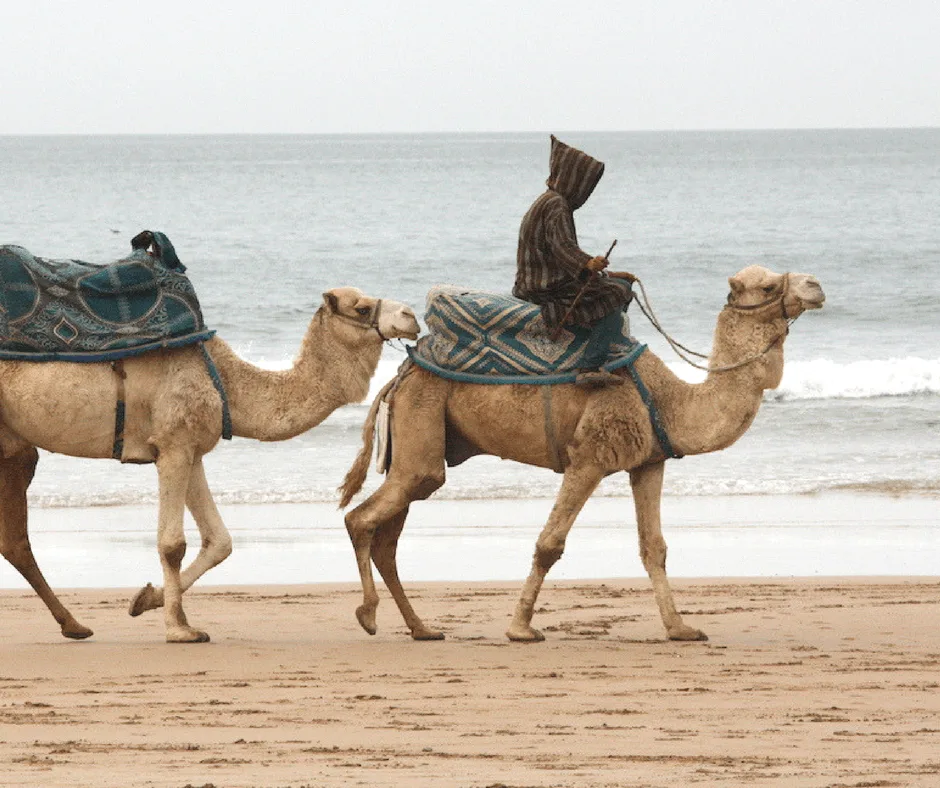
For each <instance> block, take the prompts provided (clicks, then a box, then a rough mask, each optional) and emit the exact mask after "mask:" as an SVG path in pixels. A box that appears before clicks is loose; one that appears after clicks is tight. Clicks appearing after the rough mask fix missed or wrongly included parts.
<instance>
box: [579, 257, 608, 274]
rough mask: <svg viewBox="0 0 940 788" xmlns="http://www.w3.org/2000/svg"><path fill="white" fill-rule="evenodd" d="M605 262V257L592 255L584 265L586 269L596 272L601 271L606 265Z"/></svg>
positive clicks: (606, 262)
mask: <svg viewBox="0 0 940 788" xmlns="http://www.w3.org/2000/svg"><path fill="white" fill-rule="evenodd" d="M607 264H608V261H607V258H606V257H592V258H591V259H590V260H588V261H587V262H586V263H585V264H584V267H585V268H587V270H588V271H591V272H592V273H595V274H596V273H598V272H600V271H603V270H604V269H605V268H606V267H607Z"/></svg>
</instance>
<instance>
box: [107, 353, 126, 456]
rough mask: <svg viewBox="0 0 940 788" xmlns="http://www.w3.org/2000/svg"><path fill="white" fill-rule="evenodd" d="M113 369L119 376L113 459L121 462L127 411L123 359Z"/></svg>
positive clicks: (112, 365) (113, 362) (113, 365)
mask: <svg viewBox="0 0 940 788" xmlns="http://www.w3.org/2000/svg"><path fill="white" fill-rule="evenodd" d="M111 369H112V370H114V374H115V375H117V406H116V407H115V409H114V443H113V444H112V445H111V458H112V459H114V460H119V459H121V455H122V454H123V453H124V417H125V413H126V411H127V406H126V405H125V402H124V381H125V379H126V378H127V373H126V372H125V371H124V362H123V360H121V359H118V360H117V361H112V362H111Z"/></svg>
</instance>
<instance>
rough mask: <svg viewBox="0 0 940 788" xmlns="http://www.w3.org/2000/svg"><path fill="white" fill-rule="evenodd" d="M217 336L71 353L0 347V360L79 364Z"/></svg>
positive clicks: (210, 334) (202, 333) (188, 336)
mask: <svg viewBox="0 0 940 788" xmlns="http://www.w3.org/2000/svg"><path fill="white" fill-rule="evenodd" d="M214 336H215V331H199V332H197V333H195V334H186V335H184V336H180V337H171V338H168V339H161V340H158V341H155V342H147V343H146V344H143V345H134V346H133V347H122V348H114V349H113V350H99V351H86V352H82V353H69V352H67V351H49V352H46V353H41V352H29V351H18V350H3V349H2V348H0V361H69V362H78V363H79V364H91V363H95V362H99V361H117V360H118V359H121V358H130V357H131V356H141V355H143V354H144V353H150V352H152V351H154V350H169V349H171V348H178V347H185V346H186V345H194V344H195V343H197V342H205V341H206V340H209V339H212V337H214Z"/></svg>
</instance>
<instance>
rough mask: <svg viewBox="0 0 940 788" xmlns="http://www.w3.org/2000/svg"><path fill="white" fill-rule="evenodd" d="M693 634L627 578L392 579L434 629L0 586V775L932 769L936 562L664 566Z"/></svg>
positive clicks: (352, 776) (209, 781)
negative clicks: (189, 634)
mask: <svg viewBox="0 0 940 788" xmlns="http://www.w3.org/2000/svg"><path fill="white" fill-rule="evenodd" d="M674 585H675V588H676V595H677V603H678V604H679V606H680V609H681V610H682V611H683V614H684V615H685V616H686V620H687V621H688V622H689V623H690V624H693V625H694V626H697V627H701V628H703V629H704V630H705V631H706V632H708V634H709V635H710V637H711V640H710V641H709V642H707V643H671V642H668V641H665V640H663V630H662V627H661V624H660V621H659V617H658V614H657V612H656V609H655V603H654V601H653V598H652V593H651V591H650V589H649V585H648V581H646V580H645V579H636V580H607V581H593V580H592V581H585V582H579V581H573V582H571V581H565V582H557V581H556V582H551V581H549V582H548V583H547V584H546V586H545V589H544V590H543V593H542V596H541V597H540V600H539V607H538V610H537V613H536V618H535V621H534V623H535V624H536V626H539V627H541V628H542V629H543V631H544V632H545V634H546V636H547V640H546V641H545V642H544V643H541V644H533V645H522V644H512V643H509V642H508V641H507V640H505V638H504V637H503V634H502V633H503V630H504V629H505V627H506V624H507V622H508V619H509V615H510V613H511V610H512V607H513V604H514V602H515V598H516V594H517V592H518V587H519V584H518V583H516V582H514V583H502V582H500V583H459V584H456V583H455V584H446V583H422V584H409V587H410V589H411V590H412V594H413V599H414V601H415V604H416V607H417V608H418V609H419V611H420V612H421V613H422V614H423V615H424V616H425V618H426V620H428V622H429V623H434V624H437V625H439V626H441V627H442V628H443V629H444V630H445V631H446V633H447V635H448V638H447V640H446V641H444V642H437V643H415V642H413V641H411V640H410V638H408V637H407V635H406V634H405V633H404V631H403V627H402V624H401V619H400V617H399V616H398V613H397V610H395V608H394V605H393V603H392V602H391V600H390V599H389V598H388V596H387V594H385V593H384V589H383V601H382V605H381V606H380V608H379V627H380V629H379V633H378V634H377V635H376V636H374V637H369V636H368V635H366V634H365V633H364V632H362V630H360V629H359V627H358V625H357V624H356V622H355V619H354V617H353V609H354V607H355V605H356V603H357V600H358V598H359V591H358V589H357V586H355V585H353V584H340V585H308V586H274V585H272V586H264V587H248V586H236V587H230V588H207V589H200V588H198V587H197V588H196V589H193V591H191V592H190V594H188V607H187V610H188V613H189V617H190V620H191V622H192V623H193V624H195V625H197V626H200V627H203V628H205V629H207V630H208V631H209V632H210V634H211V635H212V638H213V641H212V643H209V644H205V645H191V646H179V645H176V646H171V645H167V644H166V643H164V642H163V623H162V617H161V616H160V615H158V614H155V613H148V614H146V615H145V616H143V617H141V618H139V619H131V618H129V617H128V616H127V615H126V613H125V606H126V602H127V599H128V598H129V596H130V592H129V591H127V590H114V589H108V590H90V591H88V590H82V591H73V592H68V593H63V595H62V596H63V599H64V601H65V602H66V604H67V605H69V606H70V608H71V609H72V610H73V612H75V613H76V615H77V617H78V618H79V619H80V620H81V621H82V622H83V623H85V624H87V625H89V626H92V627H93V628H94V629H95V630H96V634H95V636H94V637H93V638H92V639H90V640H88V641H83V642H72V641H66V640H64V639H63V638H61V636H60V635H59V633H58V627H57V626H56V625H55V623H54V622H53V621H52V619H51V617H50V616H49V615H48V613H47V612H46V610H45V608H44V607H43V606H42V605H41V603H40V602H39V601H38V599H36V598H35V597H33V596H32V595H31V593H29V592H27V591H21V590H11V591H2V592H0V621H2V633H3V634H2V643H0V784H2V785H3V786H131V785H133V786H173V787H174V788H184V786H200V787H202V786H215V787H216V788H222V787H223V786H225V788H230V787H237V786H272V787H273V786H278V787H280V788H286V787H287V786H290V787H291V788H300V786H340V785H343V786H353V785H362V786H479V787H480V788H484V786H507V787H510V788H523V786H526V787H527V786H578V787H579V788H583V787H585V786H670V787H672V786H680V785H704V786H712V785H721V786H742V785H752V784H758V785H775V786H776V785H780V786H794V787H796V788H798V787H800V786H813V787H814V788H815V787H817V786H832V787H833V788H835V786H839V787H840V788H842V787H846V788H848V787H849V786H851V787H852V788H873V787H874V786H879V787H880V786H886V787H887V786H937V785H940V626H938V624H940V581H938V580H937V579H934V578H929V579H927V578H911V579H901V578H890V579H858V578H838V579H832V580H826V579H819V578H813V579H807V580H789V579H787V580H768V579H756V580H747V579H742V580H734V581H729V580H707V581H695V580H677V581H675V582H674Z"/></svg>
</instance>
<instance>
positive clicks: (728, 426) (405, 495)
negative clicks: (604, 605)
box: [341, 266, 825, 641]
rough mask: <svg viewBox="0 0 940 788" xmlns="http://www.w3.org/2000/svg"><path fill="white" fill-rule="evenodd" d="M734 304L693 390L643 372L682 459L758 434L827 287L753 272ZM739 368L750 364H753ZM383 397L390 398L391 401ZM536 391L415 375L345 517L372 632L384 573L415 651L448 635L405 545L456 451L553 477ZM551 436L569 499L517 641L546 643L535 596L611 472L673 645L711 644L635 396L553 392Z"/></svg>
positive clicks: (653, 368) (541, 556)
mask: <svg viewBox="0 0 940 788" xmlns="http://www.w3.org/2000/svg"><path fill="white" fill-rule="evenodd" d="M729 283H730V285H731V293H730V295H729V297H728V305H727V306H726V307H725V308H724V309H723V310H722V312H721V314H720V315H719V317H718V323H717V326H716V328H715V335H714V344H713V348H712V355H711V359H710V365H711V367H712V369H713V370H718V369H719V368H721V367H729V366H734V365H738V364H741V366H737V368H735V369H730V370H725V371H711V372H709V374H708V376H707V378H706V380H705V381H703V382H702V383H699V384H690V383H686V382H684V381H682V380H680V379H679V378H678V377H676V376H675V375H674V374H673V373H672V372H670V370H669V369H668V368H667V367H666V365H665V364H664V363H663V362H662V361H661V360H660V359H659V358H657V357H656V356H655V355H654V354H653V353H651V352H649V351H647V352H645V353H643V355H642V356H641V357H640V358H639V360H638V361H637V363H636V369H637V371H638V372H639V374H640V376H641V378H642V380H643V381H644V382H645V384H646V386H647V387H648V388H649V390H650V392H651V394H652V396H653V400H654V402H655V403H656V406H657V407H658V409H659V413H660V417H661V419H662V422H663V424H664V426H665V428H666V431H667V434H668V435H669V438H670V440H671V442H672V444H673V447H674V449H675V450H676V451H677V452H678V453H680V454H683V455H687V454H703V453H705V452H712V451H718V450H719V449H724V448H726V447H728V446H730V445H731V444H732V443H734V442H735V441H736V440H737V439H738V438H739V437H740V436H741V435H742V434H743V433H744V432H745V431H746V430H747V428H748V427H749V426H750V424H751V422H752V421H753V419H754V416H755V415H756V414H757V409H758V407H759V406H760V403H761V398H762V394H763V392H764V390H765V389H772V388H775V387H776V386H778V385H779V383H780V378H781V376H782V374H783V344H784V339H785V338H786V333H787V326H788V319H793V318H796V317H797V316H799V315H800V314H801V313H802V312H803V311H805V310H808V309H818V308H819V307H821V306H822V304H823V301H824V300H825V296H824V294H823V291H822V289H821V287H820V286H819V283H818V282H817V281H816V279H814V278H813V277H811V276H808V275H805V274H785V275H781V274H776V273H773V272H772V271H768V270H767V269H765V268H761V267H759V266H750V267H748V268H745V269H744V270H743V271H741V272H739V273H738V274H736V275H735V276H733V277H731V279H730V280H729ZM742 362H744V363H743V364H742ZM388 388H389V387H386V389H385V390H383V394H384V392H385V391H387V390H388ZM540 388H541V387H539V386H526V385H506V386H495V385H479V384H467V383H457V382H454V381H448V380H445V379H443V378H440V377H437V376H435V375H433V374H431V373H429V372H427V371H425V370H423V369H421V368H419V367H417V366H414V365H412V366H411V368H410V370H409V371H407V372H406V373H405V374H404V375H403V376H402V378H401V379H400V380H399V385H398V388H397V390H395V391H394V394H393V400H392V415H393V419H392V462H391V467H390V469H389V471H388V476H387V478H386V479H385V481H384V482H383V484H382V485H381V486H380V487H379V489H378V490H376V491H375V493H373V494H372V495H371V496H370V497H369V498H367V499H366V500H365V501H364V502H363V503H362V504H360V505H359V506H357V507H356V508H355V509H353V510H352V511H350V512H349V513H348V514H347V515H346V529H347V531H348V532H349V537H350V539H351V540H352V543H353V547H354V548H355V552H356V560H357V562H358V565H359V573H360V577H361V580H362V588H363V603H362V605H361V606H360V607H359V608H358V609H357V610H356V616H357V618H358V619H359V623H360V624H361V625H362V627H363V628H364V629H365V630H366V632H368V633H369V634H374V633H375V631H376V616H375V614H376V608H377V606H378V601H379V598H378V595H377V593H376V588H375V582H374V580H373V577H372V568H371V563H370V561H371V562H374V563H375V566H376V568H377V569H378V570H379V572H380V574H381V575H382V578H383V579H384V581H385V584H386V586H387V587H388V589H389V591H390V592H391V594H392V597H393V598H394V600H395V602H396V603H397V605H398V608H399V610H400V611H401V614H402V616H403V617H404V619H405V624H406V625H407V626H408V628H409V629H410V630H411V635H412V637H413V638H414V639H416V640H436V639H440V638H442V637H443V635H442V634H441V633H440V632H439V631H437V630H433V629H430V628H429V627H427V626H426V625H425V624H424V622H423V621H422V620H421V619H420V618H419V617H418V615H417V614H416V613H415V611H414V609H413V608H412V606H411V604H410V602H409V600H408V598H407V597H406V595H405V592H404V590H403V589H402V586H401V582H400V581H399V578H398V568H397V564H396V550H397V545H398V538H399V536H400V534H401V530H402V527H403V526H404V522H405V518H406V516H407V514H408V507H409V505H410V504H411V502H412V501H416V500H421V499H423V498H427V497H428V496H430V495H431V494H432V493H433V492H434V491H435V490H437V489H438V488H439V487H440V486H441V485H442V484H443V483H444V467H445V457H446V454H447V450H448V447H451V449H452V450H453V448H454V447H455V446H459V449H460V451H461V452H462V453H463V455H464V456H466V455H467V454H468V453H481V454H491V455H495V456H498V457H502V458H504V459H511V460H516V461H517V462H522V463H526V464H529V465H535V466H540V467H543V468H551V467H552V465H553V459H552V451H551V447H550V446H549V439H548V438H547V436H546V430H545V424H544V413H543V399H542V393H541V391H540ZM383 394H380V395H379V397H378V398H377V399H376V401H375V403H373V406H372V409H371V411H370V415H369V418H368V419H367V421H366V424H365V425H364V427H363V441H364V445H363V448H362V451H361V452H360V454H359V456H358V458H357V460H356V462H355V463H354V464H353V466H352V468H351V469H350V471H349V473H348V474H347V476H346V479H345V482H344V484H343V486H342V487H341V492H342V501H341V506H343V507H345V506H346V505H347V504H348V503H349V502H350V500H351V499H352V497H353V496H354V495H355V494H356V493H357V492H358V491H359V490H360V489H361V487H362V484H363V481H364V479H365V476H366V473H367V469H368V464H369V455H370V453H371V449H372V429H373V423H374V421H375V414H376V411H377V403H378V402H379V400H380V399H381V397H382V396H383ZM552 402H553V404H552V416H553V423H554V430H553V432H554V434H555V436H556V440H557V442H558V443H559V444H560V446H562V447H564V449H563V456H566V457H567V466H566V468H565V470H564V478H563V481H562V484H561V490H560V491H559V493H558V497H557V499H556V502H555V506H554V508H553V509H552V512H551V515H550V516H549V519H548V523H547V524H546V525H545V528H544V529H543V531H542V533H541V535H540V536H539V538H538V541H537V542H536V546H535V555H534V558H533V561H532V570H531V573H530V575H529V577H528V579H527V580H526V582H525V585H524V586H523V589H522V594H521V597H520V599H519V602H518V605H517V607H516V610H515V614H514V616H513V619H512V622H511V624H510V626H509V630H508V632H507V633H506V634H507V636H508V637H509V639H510V640H515V641H538V640H542V639H543V637H542V634H541V633H540V632H539V631H538V630H536V629H533V628H532V626H531V621H532V612H533V608H534V605H535V601H536V597H537V596H538V593H539V590H540V588H541V586H542V582H543V580H544V579H545V576H546V574H547V573H548V571H549V569H550V568H551V566H552V565H553V564H554V563H555V562H556V561H557V560H558V559H559V558H560V557H561V555H562V552H563V550H564V547H565V539H566V537H567V535H568V531H569V530H570V528H571V526H572V524H573V523H574V520H575V517H576V516H577V515H578V513H579V512H580V510H581V507H582V506H583V505H584V503H585V501H586V500H587V499H588V497H589V496H590V495H591V493H592V492H593V491H594V489H595V488H596V487H597V485H598V483H599V482H600V481H601V479H603V478H604V477H605V476H607V475H608V474H611V473H614V472H616V471H628V472H629V474H630V484H631V486H632V488H633V496H634V505H635V508H636V517H637V527H638V531H639V541H640V555H641V557H642V559H643V565H644V567H645V568H646V571H647V573H648V574H649V576H650V580H651V581H652V585H653V589H654V592H655V596H656V601H657V603H658V605H659V612H660V615H661V617H662V620H663V624H664V625H665V627H666V632H667V633H668V636H669V637H670V638H671V639H673V640H704V639H705V635H704V634H703V633H702V632H700V631H699V630H697V629H693V628H692V627H690V626H687V625H686V624H684V623H683V621H682V618H681V617H680V615H679V613H678V611H677V610H676V606H675V603H674V601H673V597H672V590H671V589H670V586H669V581H668V579H667V577H666V543H665V541H664V540H663V536H662V530H661V526H660V497H661V494H662V482H663V465H664V461H665V456H664V454H663V452H662V450H661V448H660V446H659V443H658V441H657V439H656V437H655V434H654V432H653V429H652V427H651V425H650V416H649V413H648V411H647V409H646V407H645V406H644V405H643V402H642V400H641V398H640V395H639V394H638V392H637V389H636V387H635V386H634V385H633V384H632V383H631V382H630V381H629V380H627V381H626V383H625V385H622V386H613V387H609V388H606V389H602V390H594V391H586V390H584V389H581V388H578V387H576V386H574V385H562V386H557V387H555V390H554V392H553V394H552Z"/></svg>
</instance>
